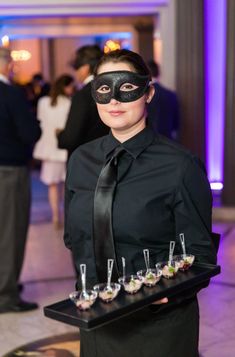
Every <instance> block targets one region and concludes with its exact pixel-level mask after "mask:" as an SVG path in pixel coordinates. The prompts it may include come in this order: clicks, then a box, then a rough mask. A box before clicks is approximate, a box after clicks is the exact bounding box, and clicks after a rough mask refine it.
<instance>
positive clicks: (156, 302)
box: [152, 297, 168, 305]
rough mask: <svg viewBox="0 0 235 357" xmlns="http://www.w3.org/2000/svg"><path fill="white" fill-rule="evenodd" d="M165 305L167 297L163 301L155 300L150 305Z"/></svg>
mask: <svg viewBox="0 0 235 357" xmlns="http://www.w3.org/2000/svg"><path fill="white" fill-rule="evenodd" d="M166 303H168V298H167V297H165V298H163V299H160V300H156V301H154V302H153V303H152V304H153V305H161V304H166Z"/></svg>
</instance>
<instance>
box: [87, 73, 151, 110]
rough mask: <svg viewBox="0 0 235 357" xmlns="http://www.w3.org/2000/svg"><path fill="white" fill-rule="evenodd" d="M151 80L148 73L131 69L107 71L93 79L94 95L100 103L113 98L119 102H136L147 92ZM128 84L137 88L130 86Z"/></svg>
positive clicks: (106, 102)
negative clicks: (135, 71) (139, 72)
mask: <svg viewBox="0 0 235 357" xmlns="http://www.w3.org/2000/svg"><path fill="white" fill-rule="evenodd" d="M149 82H150V78H149V76H148V75H147V76H143V75H140V74H138V73H134V72H130V71H114V72H105V73H102V74H99V75H98V76H97V77H96V78H95V79H94V80H93V81H92V83H91V86H92V97H93V99H94V100H95V102H97V103H99V104H108V103H109V102H110V101H111V99H112V98H114V99H116V100H118V101H119V102H134V101H135V100H137V99H139V98H141V97H142V96H143V95H144V93H146V92H147V90H148V87H149ZM124 84H127V86H124ZM128 84H129V85H133V86H135V87H137V88H133V89H132V88H131V86H130V87H129V88H128Z"/></svg>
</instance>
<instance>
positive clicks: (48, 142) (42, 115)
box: [33, 74, 74, 229]
mask: <svg viewBox="0 0 235 357" xmlns="http://www.w3.org/2000/svg"><path fill="white" fill-rule="evenodd" d="M73 93H74V79H73V77H71V76H70V75H67V74H63V75H61V76H60V77H59V78H58V79H57V80H56V81H55V83H54V84H53V86H52V88H51V92H50V96H46V97H42V98H41V99H39V102H38V109H37V117H38V119H39V120H40V122H41V128H42V136H41V138H40V140H39V141H38V142H37V144H36V146H35V149H34V155H33V156H34V158H35V159H39V160H42V165H41V173H40V179H41V181H42V182H43V183H44V184H45V185H48V199H49V203H50V207H51V211H52V222H53V225H54V227H55V228H56V229H58V228H60V227H61V218H60V202H62V199H63V196H64V195H63V187H62V183H64V180H65V171H66V161H67V151H66V150H61V149H59V148H58V146H57V145H58V143H57V137H56V132H57V131H58V130H62V129H63V128H64V126H65V124H66V120H67V116H68V112H69V109H70V106H71V99H70V98H71V96H72V95H73Z"/></svg>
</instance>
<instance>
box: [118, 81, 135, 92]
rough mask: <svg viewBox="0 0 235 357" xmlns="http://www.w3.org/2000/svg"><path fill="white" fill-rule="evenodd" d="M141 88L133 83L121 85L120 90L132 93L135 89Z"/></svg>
mask: <svg viewBox="0 0 235 357" xmlns="http://www.w3.org/2000/svg"><path fill="white" fill-rule="evenodd" d="M137 88H139V87H138V86H136V85H135V84H132V83H124V84H122V85H121V87H120V90H121V91H123V92H130V91H132V90H134V89H137Z"/></svg>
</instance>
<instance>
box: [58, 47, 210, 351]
mask: <svg viewBox="0 0 235 357" xmlns="http://www.w3.org/2000/svg"><path fill="white" fill-rule="evenodd" d="M92 92H93V98H94V99H95V101H96V103H97V108H98V111H99V115H100V118H101V120H102V121H103V122H104V123H105V124H106V125H108V126H109V127H110V129H111V130H110V134H109V135H107V136H104V137H102V138H99V139H97V140H94V141H92V142H90V143H87V144H85V145H82V146H80V147H79V148H78V149H77V150H76V151H75V152H74V153H73V155H72V157H71V159H70V161H69V165H68V173H67V180H66V202H65V203H66V209H65V211H66V217H65V236H64V239H65V244H66V246H67V247H68V248H69V249H71V250H72V253H73V256H74V259H75V261H76V264H77V268H79V265H80V264H81V263H86V264H87V274H88V277H87V278H88V283H89V285H90V286H92V285H94V284H95V283H97V282H98V281H99V277H98V274H97V259H98V258H97V256H96V253H95V248H94V246H95V244H96V243H97V242H96V241H95V240H96V239H97V235H96V234H94V232H96V229H97V222H96V221H95V222H94V217H93V215H94V195H95V190H96V185H97V180H98V177H99V175H100V172H101V169H102V167H103V166H104V164H105V163H106V162H107V160H108V159H109V158H110V156H112V154H113V152H114V150H115V149H116V148H117V147H122V148H123V149H124V152H122V154H121V156H120V157H119V159H118V168H117V171H118V174H117V185H116V188H115V195H114V199H113V205H112V232H113V249H114V251H115V252H114V253H115V260H116V261H115V263H116V267H117V270H119V271H120V270H121V257H125V258H126V262H127V266H128V273H136V271H138V270H139V269H143V268H144V259H143V249H145V248H147V249H149V251H150V261H151V265H153V266H154V264H155V263H156V262H158V261H162V260H166V259H167V257H168V252H169V242H170V241H172V240H173V241H176V254H177V253H179V252H180V244H179V240H178V236H179V234H180V233H181V232H184V234H185V240H186V250H187V252H188V253H191V254H194V255H195V257H196V260H197V261H198V262H205V263H215V262H216V251H215V248H214V246H213V242H212V240H211V206H212V198H211V191H210V186H209V183H208V180H207V177H206V174H205V171H204V168H203V165H202V163H201V162H200V161H199V160H198V159H197V158H196V157H195V156H194V155H192V154H191V153H190V152H189V151H187V150H186V149H184V148H182V147H181V146H179V145H178V144H176V143H173V142H172V141H170V140H168V139H166V138H164V137H162V136H160V135H157V136H156V135H155V134H154V133H153V131H152V129H151V128H150V127H148V125H147V111H146V105H147V103H149V102H150V101H151V98H152V97H153V94H154V89H153V87H152V86H151V84H150V73H149V71H148V68H147V67H146V65H145V63H144V61H143V60H142V58H141V57H140V56H139V55H138V54H136V53H134V52H132V51H128V50H117V51H114V52H111V53H109V54H107V55H104V56H103V58H102V59H101V61H100V62H99V64H98V66H97V71H96V77H95V79H94V81H93V83H92ZM163 120H164V118H163ZM101 206H102V205H101ZM99 228H100V227H99ZM105 239H106V237H105ZM104 257H105V252H104ZM99 259H100V258H99ZM103 265H104V266H106V260H105V258H104V261H103ZM201 288H202V286H198V287H197V288H196V289H193V290H191V291H185V293H182V294H180V295H176V296H172V297H169V299H167V298H165V299H162V300H161V301H157V302H156V303H155V304H152V305H150V306H148V307H146V308H143V309H142V310H139V311H138V312H135V313H132V314H130V315H128V316H126V317H124V318H121V319H119V320H117V321H114V322H112V323H109V324H107V325H104V326H103V327H100V328H97V329H95V330H93V331H91V332H86V331H82V330H81V357H129V356H130V355H131V354H132V355H133V356H135V357H182V356H185V357H197V356H198V334H199V312H198V303H197V298H196V293H197V292H198V291H199V290H200V289H201Z"/></svg>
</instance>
